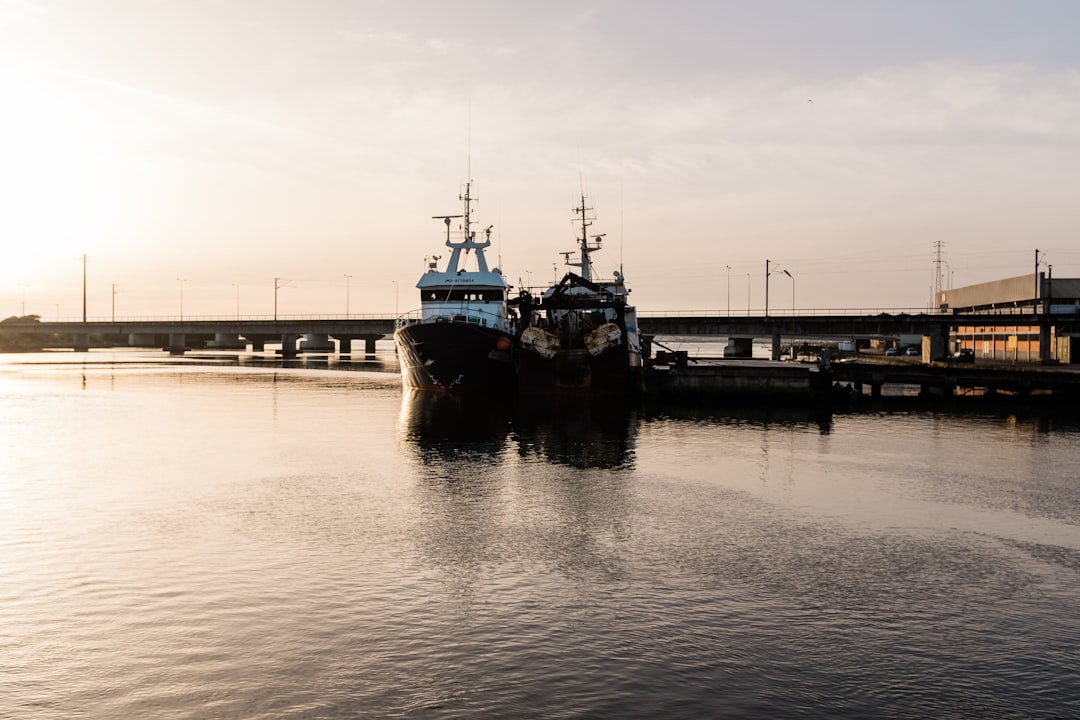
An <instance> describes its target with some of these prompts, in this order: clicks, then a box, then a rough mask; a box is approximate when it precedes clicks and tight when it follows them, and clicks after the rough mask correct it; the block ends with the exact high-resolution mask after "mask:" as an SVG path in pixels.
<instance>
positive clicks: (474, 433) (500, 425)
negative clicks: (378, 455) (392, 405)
mask: <svg viewBox="0 0 1080 720" xmlns="http://www.w3.org/2000/svg"><path fill="white" fill-rule="evenodd" d="M513 415H514V408H513V405H512V404H510V405H508V404H507V403H506V401H505V400H504V399H503V398H501V397H499V396H498V395H497V394H491V393H468V394H455V393H431V392H427V391H425V390H417V389H411V388H405V389H404V390H403V392H402V396H401V413H400V416H399V418H398V427H399V433H400V435H401V436H402V437H403V438H404V439H405V440H408V441H409V442H412V443H414V444H415V445H416V446H417V448H419V450H420V451H421V455H422V456H424V457H432V458H434V457H442V458H444V459H446V458H450V457H453V458H454V459H458V458H460V457H461V456H462V455H463V454H464V455H467V456H472V457H473V458H474V459H475V458H476V456H483V455H487V456H495V455H498V454H499V453H501V452H503V451H504V450H505V447H506V440H507V436H508V435H509V434H510V423H511V420H512V419H513Z"/></svg>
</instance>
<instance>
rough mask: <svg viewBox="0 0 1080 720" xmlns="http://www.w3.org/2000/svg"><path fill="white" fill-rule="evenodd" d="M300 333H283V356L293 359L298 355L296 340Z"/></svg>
mask: <svg viewBox="0 0 1080 720" xmlns="http://www.w3.org/2000/svg"><path fill="white" fill-rule="evenodd" d="M299 337H300V336H299V335H292V334H289V335H282V336H281V357H283V358H285V359H287V360H291V359H293V358H295V357H296V340H297V338H299Z"/></svg>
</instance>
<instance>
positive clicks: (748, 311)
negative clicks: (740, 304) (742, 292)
mask: <svg viewBox="0 0 1080 720" xmlns="http://www.w3.org/2000/svg"><path fill="white" fill-rule="evenodd" d="M746 317H750V273H746Z"/></svg>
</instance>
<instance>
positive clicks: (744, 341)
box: [724, 337, 754, 358]
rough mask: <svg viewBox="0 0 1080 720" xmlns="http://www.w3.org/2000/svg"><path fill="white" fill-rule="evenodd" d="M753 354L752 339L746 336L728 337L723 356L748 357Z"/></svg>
mask: <svg viewBox="0 0 1080 720" xmlns="http://www.w3.org/2000/svg"><path fill="white" fill-rule="evenodd" d="M753 355H754V339H753V338H747V337H729V338H728V341H727V346H726V347H725V348H724V357H726V358H727V357H730V358H748V357H753Z"/></svg>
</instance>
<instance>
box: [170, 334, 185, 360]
mask: <svg viewBox="0 0 1080 720" xmlns="http://www.w3.org/2000/svg"><path fill="white" fill-rule="evenodd" d="M185 350H187V337H186V336H185V335H184V333H169V354H170V355H183V354H184V351H185Z"/></svg>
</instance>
